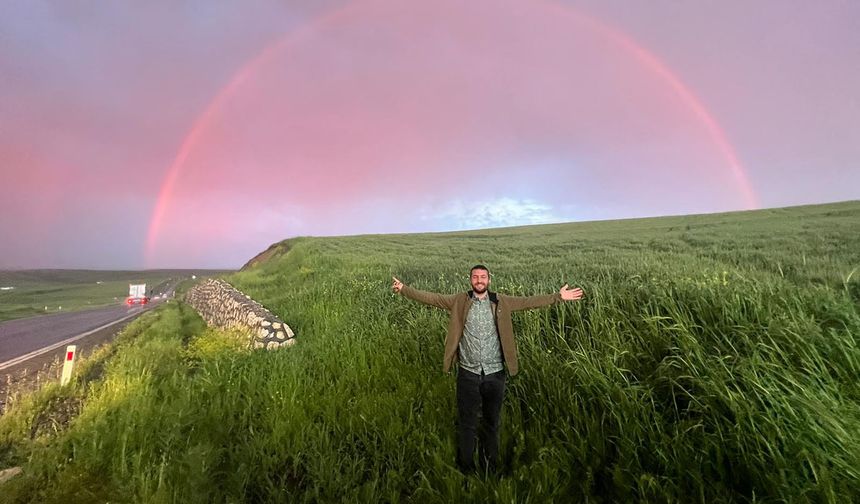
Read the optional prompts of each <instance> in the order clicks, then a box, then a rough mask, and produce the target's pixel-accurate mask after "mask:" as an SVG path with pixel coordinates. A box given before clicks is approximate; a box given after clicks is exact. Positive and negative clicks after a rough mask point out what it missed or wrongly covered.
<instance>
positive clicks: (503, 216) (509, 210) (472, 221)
mask: <svg viewBox="0 0 860 504" xmlns="http://www.w3.org/2000/svg"><path fill="white" fill-rule="evenodd" d="M420 218H421V220H422V221H431V222H433V223H434V224H438V225H439V227H441V228H444V229H451V228H454V229H478V228H493V227H506V226H524V225H529V224H549V223H552V222H566V221H569V220H572V219H570V218H568V217H564V216H561V215H558V214H556V213H554V211H553V207H552V206H550V205H547V204H544V203H540V202H538V201H535V200H531V199H515V198H507V197H504V198H496V199H491V200H484V201H463V200H460V199H457V200H453V201H449V202H447V203H445V204H441V205H434V206H431V207H425V208H424V209H422V211H421V214H420ZM433 227H436V226H435V225H434V226H433Z"/></svg>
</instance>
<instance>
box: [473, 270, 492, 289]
mask: <svg viewBox="0 0 860 504" xmlns="http://www.w3.org/2000/svg"><path fill="white" fill-rule="evenodd" d="M471 281H472V290H473V291H475V294H483V293H485V292H487V288H488V287H489V286H490V274H489V273H488V272H487V270H482V269H475V270H472V278H471Z"/></svg>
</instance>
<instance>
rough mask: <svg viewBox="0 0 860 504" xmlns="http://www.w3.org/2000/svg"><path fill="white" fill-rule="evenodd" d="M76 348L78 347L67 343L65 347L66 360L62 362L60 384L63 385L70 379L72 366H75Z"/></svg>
mask: <svg viewBox="0 0 860 504" xmlns="http://www.w3.org/2000/svg"><path fill="white" fill-rule="evenodd" d="M77 348H78V347H77V346H75V345H69V346H67V347H66V362H65V363H63V378H62V379H61V380H60V385H65V384H67V383H69V381H71V379H72V368H73V367H74V366H75V356H76V355H77V351H76V350H77Z"/></svg>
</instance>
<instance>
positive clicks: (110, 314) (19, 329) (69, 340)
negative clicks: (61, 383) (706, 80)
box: [0, 283, 176, 374]
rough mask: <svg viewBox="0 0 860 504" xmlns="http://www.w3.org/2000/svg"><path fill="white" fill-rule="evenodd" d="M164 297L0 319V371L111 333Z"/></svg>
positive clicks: (168, 290) (168, 294) (5, 370)
mask: <svg viewBox="0 0 860 504" xmlns="http://www.w3.org/2000/svg"><path fill="white" fill-rule="evenodd" d="M175 285H176V284H175V283H173V284H172V285H170V286H169V287H168V289H167V292H166V296H165V298H167V297H170V296H172V295H173V289H174V288H175ZM165 298H161V299H154V300H152V301H151V302H150V303H149V304H147V305H143V306H141V305H133V306H128V305H126V304H125V303H123V304H117V305H111V306H105V307H103V308H95V309H92V310H83V311H75V312H69V313H54V314H51V315H41V316H38V317H31V318H26V319H17V320H9V321H6V322H0V374H2V373H5V372H7V370H10V369H12V368H13V367H18V366H19V365H21V364H24V363H26V362H27V361H29V360H31V359H35V358H36V357H40V356H44V355H46V354H49V353H57V354H58V355H59V354H61V353H62V352H63V350H65V347H66V345H73V344H78V343H77V342H78V341H81V340H84V339H85V338H87V337H88V336H90V335H94V334H104V333H107V332H109V333H110V334H111V335H112V334H114V333H115V332H116V330H117V329H119V328H120V327H122V326H124V325H125V323H127V322H128V321H130V320H131V319H133V318H135V317H136V316H138V315H140V314H141V313H143V312H144V311H146V310H149V309H150V308H152V307H154V306H157V305H158V304H159V302H161V301H163V299H165ZM101 339H104V338H101Z"/></svg>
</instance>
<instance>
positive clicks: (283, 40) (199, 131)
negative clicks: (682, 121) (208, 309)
mask: <svg viewBox="0 0 860 504" xmlns="http://www.w3.org/2000/svg"><path fill="white" fill-rule="evenodd" d="M367 3H369V2H367V1H361V0H355V1H353V2H350V3H347V4H346V5H344V6H341V7H339V8H336V9H331V10H329V11H327V12H325V13H324V14H322V15H320V16H318V17H316V18H314V19H313V20H311V21H310V22H308V23H306V24H304V25H303V26H302V27H300V28H299V29H297V30H294V31H291V32H289V33H287V34H285V35H282V36H281V37H279V38H277V39H276V40H274V41H273V42H272V43H270V44H269V45H267V46H265V47H264V48H263V49H262V51H260V53H258V54H257V55H256V56H254V57H253V58H251V59H250V60H248V61H247V62H246V63H245V64H244V65H242V67H241V68H239V70H238V71H237V72H235V73H234V74H233V76H232V77H231V79H230V81H229V82H228V83H227V84H226V85H225V86H223V87H222V88H221V89H220V90H219V91H218V93H217V94H216V95H215V97H214V98H213V99H212V100H211V101H210V102H209V103H208V105H207V106H206V108H205V109H204V110H203V112H202V113H201V114H200V115H199V116H198V117H197V118H196V120H195V121H194V123H193V125H192V127H191V129H190V131H189V132H188V133H187V134H186V136H185V138H184V139H183V140H182V143H181V145H180V148H179V150H178V152H177V154H176V156H175V158H174V159H173V162H172V163H171V165H170V168H169V169H168V170H167V173H166V175H165V177H164V180H163V182H162V183H161V188H160V190H159V192H158V198H157V201H156V204H155V207H154V209H153V212H152V216H151V218H150V222H149V229H148V231H147V237H146V246H145V247H146V248H145V260H146V263H147V265H148V266H152V262H153V258H154V255H155V251H156V246H157V244H158V237H159V234H160V232H161V228H162V222H163V221H164V219H165V216H166V214H167V209H168V208H169V206H170V201H171V198H172V194H173V191H174V188H175V186H176V180H177V178H178V176H179V174H180V173H181V172H182V169H183V166H184V165H185V162H186V160H187V159H188V157H189V155H190V154H191V152H192V151H193V150H194V148H195V147H196V145H197V144H198V142H199V141H200V139H201V137H203V136H204V134H205V133H206V130H207V129H208V127H209V125H210V124H212V123H213V122H214V121H216V119H217V115H218V112H219V110H220V109H221V108H222V107H223V105H224V104H225V103H227V102H228V101H229V100H230V99H231V98H232V97H233V96H234V95H235V94H236V93H237V91H238V90H239V89H241V87H242V85H243V83H245V82H247V81H248V80H249V79H251V78H253V77H254V76H255V75H256V74H257V73H258V72H259V71H260V70H261V69H262V68H265V66H266V65H267V64H269V62H270V61H271V60H272V59H273V58H275V57H276V56H277V55H279V54H281V53H282V52H284V51H286V50H287V49H288V48H289V47H290V46H291V45H293V44H294V43H296V42H297V41H299V40H301V38H302V37H304V36H306V35H308V34H310V33H312V32H313V31H314V30H316V29H318V28H319V27H320V26H325V25H329V24H334V23H337V22H339V21H343V20H346V19H349V17H350V16H352V15H354V14H357V13H358V12H359V11H360V9H361V8H363V7H365V6H366V4H367ZM530 5H531V6H534V5H542V6H544V7H545V8H547V9H552V10H553V11H554V14H555V15H558V16H562V17H563V18H566V19H571V20H572V21H575V22H577V23H579V24H582V25H584V26H587V27H589V28H590V29H591V30H592V31H593V32H594V33H595V34H597V35H598V36H600V37H603V38H604V40H607V41H609V42H611V43H613V44H615V45H617V46H618V47H620V48H622V49H623V50H624V51H625V52H626V53H628V54H630V55H631V56H632V57H633V58H634V60H635V61H637V62H638V63H639V64H640V65H643V66H644V67H645V68H647V69H648V70H649V71H650V72H652V73H653V74H654V75H656V76H657V77H659V79H660V80H661V81H662V82H663V83H665V84H666V85H667V86H668V87H669V88H670V89H671V90H672V91H673V92H674V94H675V96H677V97H678V99H679V100H680V101H681V102H682V103H683V104H684V105H685V106H686V107H687V108H688V109H689V110H690V111H691V112H692V113H693V115H694V116H695V117H696V118H697V119H698V120H699V121H700V122H701V124H702V125H703V126H704V127H705V129H706V131H707V132H708V135H709V137H710V140H711V141H712V142H713V143H714V145H715V146H716V147H717V149H718V150H719V152H720V153H721V154H722V156H723V158H724V160H725V162H726V165H727V168H728V169H729V170H730V172H731V175H732V178H733V180H734V181H735V184H736V185H737V187H738V189H739V191H740V193H741V195H742V197H743V200H744V202H745V205H746V208H747V209H754V208H758V207H759V203H758V197H757V195H756V193H755V191H754V190H753V187H752V185H751V183H750V181H749V177H748V175H747V173H746V171H745V170H744V167H743V165H742V164H741V162H740V160H739V158H738V156H737V154H736V152H735V149H734V147H733V146H732V144H731V142H729V140H728V136H727V135H726V133H725V131H724V130H723V128H722V127H721V126H720V124H719V123H718V122H717V120H716V119H715V118H714V116H713V115H712V114H711V113H710V112H709V111H708V108H707V107H706V106H705V104H704V103H703V102H702V100H701V99H699V98H698V97H697V96H696V95H695V93H693V91H692V90H691V89H690V88H689V87H688V86H687V85H685V84H684V82H683V81H682V80H681V78H680V77H679V76H678V75H676V74H675V73H674V72H672V71H671V70H670V69H669V67H668V66H667V65H666V64H665V63H663V62H662V61H661V60H660V59H659V58H658V57H657V56H655V55H654V54H653V53H651V52H650V51H649V50H648V49H646V48H645V47H643V46H642V45H641V44H638V43H637V42H636V41H634V40H633V39H632V38H631V37H629V36H628V35H626V34H625V33H623V32H621V31H620V30H618V29H616V28H613V27H611V26H609V25H607V24H605V23H603V22H602V21H599V20H597V19H595V18H593V17H591V16H589V15H587V14H585V13H583V12H581V11H580V10H578V9H575V8H573V7H571V6H567V5H561V4H558V3H555V2H553V1H552V0H539V3H538V2H534V3H531V4H530Z"/></svg>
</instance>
